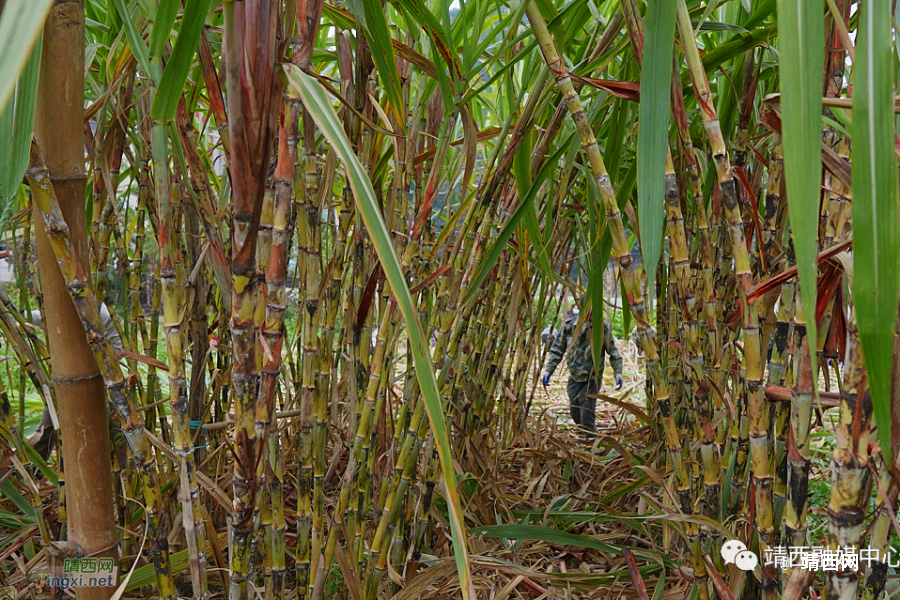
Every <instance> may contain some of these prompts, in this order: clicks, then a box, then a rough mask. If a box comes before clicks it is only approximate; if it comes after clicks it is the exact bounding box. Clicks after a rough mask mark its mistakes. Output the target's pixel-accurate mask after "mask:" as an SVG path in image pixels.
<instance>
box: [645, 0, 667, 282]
mask: <svg viewBox="0 0 900 600" xmlns="http://www.w3.org/2000/svg"><path fill="white" fill-rule="evenodd" d="M675 7H676V3H675V2H671V1H670V0H650V2H649V4H648V5H647V24H646V36H645V38H644V64H643V66H642V67H641V104H640V109H639V113H638V114H639V125H638V140H637V164H638V167H637V168H638V174H637V187H638V214H639V215H640V232H641V236H640V241H641V257H642V258H643V261H644V270H645V271H646V273H647V278H648V282H647V287H648V289H653V284H654V282H655V281H656V265H657V263H659V256H660V254H661V252H662V238H663V220H664V218H665V210H664V204H663V202H664V187H665V186H664V179H663V177H664V171H665V164H666V149H667V147H668V141H669V136H668V130H669V95H670V92H671V90H670V83H671V81H672V79H671V78H672V48H673V46H674V45H675V12H676V11H675Z"/></svg>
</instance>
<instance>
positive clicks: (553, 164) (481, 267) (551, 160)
mask: <svg viewBox="0 0 900 600" xmlns="http://www.w3.org/2000/svg"><path fill="white" fill-rule="evenodd" d="M577 143H578V140H577V139H576V138H575V134H574V133H572V134H570V135H569V137H568V138H567V139H566V140H565V141H564V142H563V143H562V144H561V145H560V147H559V148H558V149H557V150H556V152H554V153H553V155H552V156H548V157H547V160H546V161H544V166H542V167H541V170H540V171H538V174H537V175H536V176H535V178H534V181H533V182H532V184H531V187H530V188H529V190H528V193H527V194H526V195H525V196H524V197H523V198H520V199H519V206H517V207H516V210H514V211H513V213H512V215H510V217H509V220H508V221H507V222H506V224H505V225H504V226H503V229H501V230H500V233H499V234H498V235H497V236H496V237H494V240H493V245H492V246H491V247H490V249H489V250H488V251H487V252H486V253H485V255H484V258H482V259H481V262H480V263H478V266H477V267H475V274H474V275H473V276H472V280H471V282H470V283H469V287H468V289H466V291H465V293H464V294H463V299H462V303H461V306H465V305H466V304H468V303H469V302H470V301H471V300H472V298H474V297H475V294H476V293H478V290H479V288H481V284H482V283H484V280H485V279H486V278H487V276H488V274H489V273H490V272H491V269H492V268H493V267H494V264H495V263H496V262H497V259H499V258H500V255H501V254H502V253H503V249H504V248H505V247H506V242H508V241H509V238H510V237H512V234H513V232H515V230H516V227H517V226H518V224H519V221H520V220H521V219H522V217H523V216H524V215H525V212H526V210H527V206H526V205H527V204H530V203H532V202H534V199H535V198H536V197H537V194H538V192H539V191H540V189H541V186H542V185H543V184H544V182H545V181H546V180H547V177H549V176H550V174H551V173H553V172H555V171H556V168H557V166H558V165H557V163H558V162H559V159H560V158H561V157H562V156H563V155H564V154H566V153H567V152H569V151H570V150H573V149H577V146H576V144H577Z"/></svg>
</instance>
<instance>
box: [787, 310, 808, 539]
mask: <svg viewBox="0 0 900 600" xmlns="http://www.w3.org/2000/svg"><path fill="white" fill-rule="evenodd" d="M800 301H801V300H800V295H799V292H797V299H796V300H795V303H796V310H795V317H794V318H795V321H796V323H795V325H794V335H795V337H797V338H798V340H799V341H798V342H797V343H796V346H795V347H796V348H797V352H799V354H797V353H795V355H794V356H795V365H796V367H795V368H796V375H795V376H794V377H795V378H794V387H793V388H792V391H791V435H790V437H789V438H788V449H787V452H788V478H787V498H786V502H785V505H784V525H785V530H786V536H787V540H786V541H788V542H790V544H791V545H793V546H803V545H805V544H806V536H807V528H806V513H807V507H808V505H809V468H810V449H809V433H810V418H811V413H812V399H813V381H812V367H811V364H810V360H809V340H808V336H807V335H806V327H805V323H804V322H803V320H802V315H803V312H802V311H801V310H800Z"/></svg>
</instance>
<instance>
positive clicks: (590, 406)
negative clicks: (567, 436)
mask: <svg viewBox="0 0 900 600" xmlns="http://www.w3.org/2000/svg"><path fill="white" fill-rule="evenodd" d="M567 391H568V393H569V414H571V415H572V420H573V421H575V426H576V427H578V428H579V429H581V430H582V432H583V433H584V434H585V435H587V436H588V437H594V436H596V435H597V413H596V409H597V398H596V397H592V396H588V395H587V394H597V392H599V391H600V382H599V381H597V380H596V379H594V378H591V379H589V380H588V381H575V380H574V379H571V378H569V385H568V386H567Z"/></svg>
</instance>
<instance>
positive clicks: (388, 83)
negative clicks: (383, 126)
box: [363, 2, 404, 126]
mask: <svg viewBox="0 0 900 600" xmlns="http://www.w3.org/2000/svg"><path fill="white" fill-rule="evenodd" d="M363 6H364V8H365V22H366V27H365V29H364V31H365V34H366V40H367V41H368V42H369V47H370V49H371V50H372V60H374V61H375V65H376V66H377V67H378V73H379V74H380V75H381V80H382V83H383V84H384V90H385V92H386V93H387V97H388V104H389V105H390V106H389V107H388V108H389V110H390V111H391V112H393V113H394V118H396V119H397V123H398V124H401V126H402V123H403V122H404V119H403V106H404V103H403V95H402V92H401V90H400V74H399V73H398V72H397V57H396V56H395V55H394V46H393V45H392V44H391V32H390V30H389V29H388V23H387V17H386V15H385V14H384V11H383V10H382V8H381V5H380V4H379V3H377V2H363Z"/></svg>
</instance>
